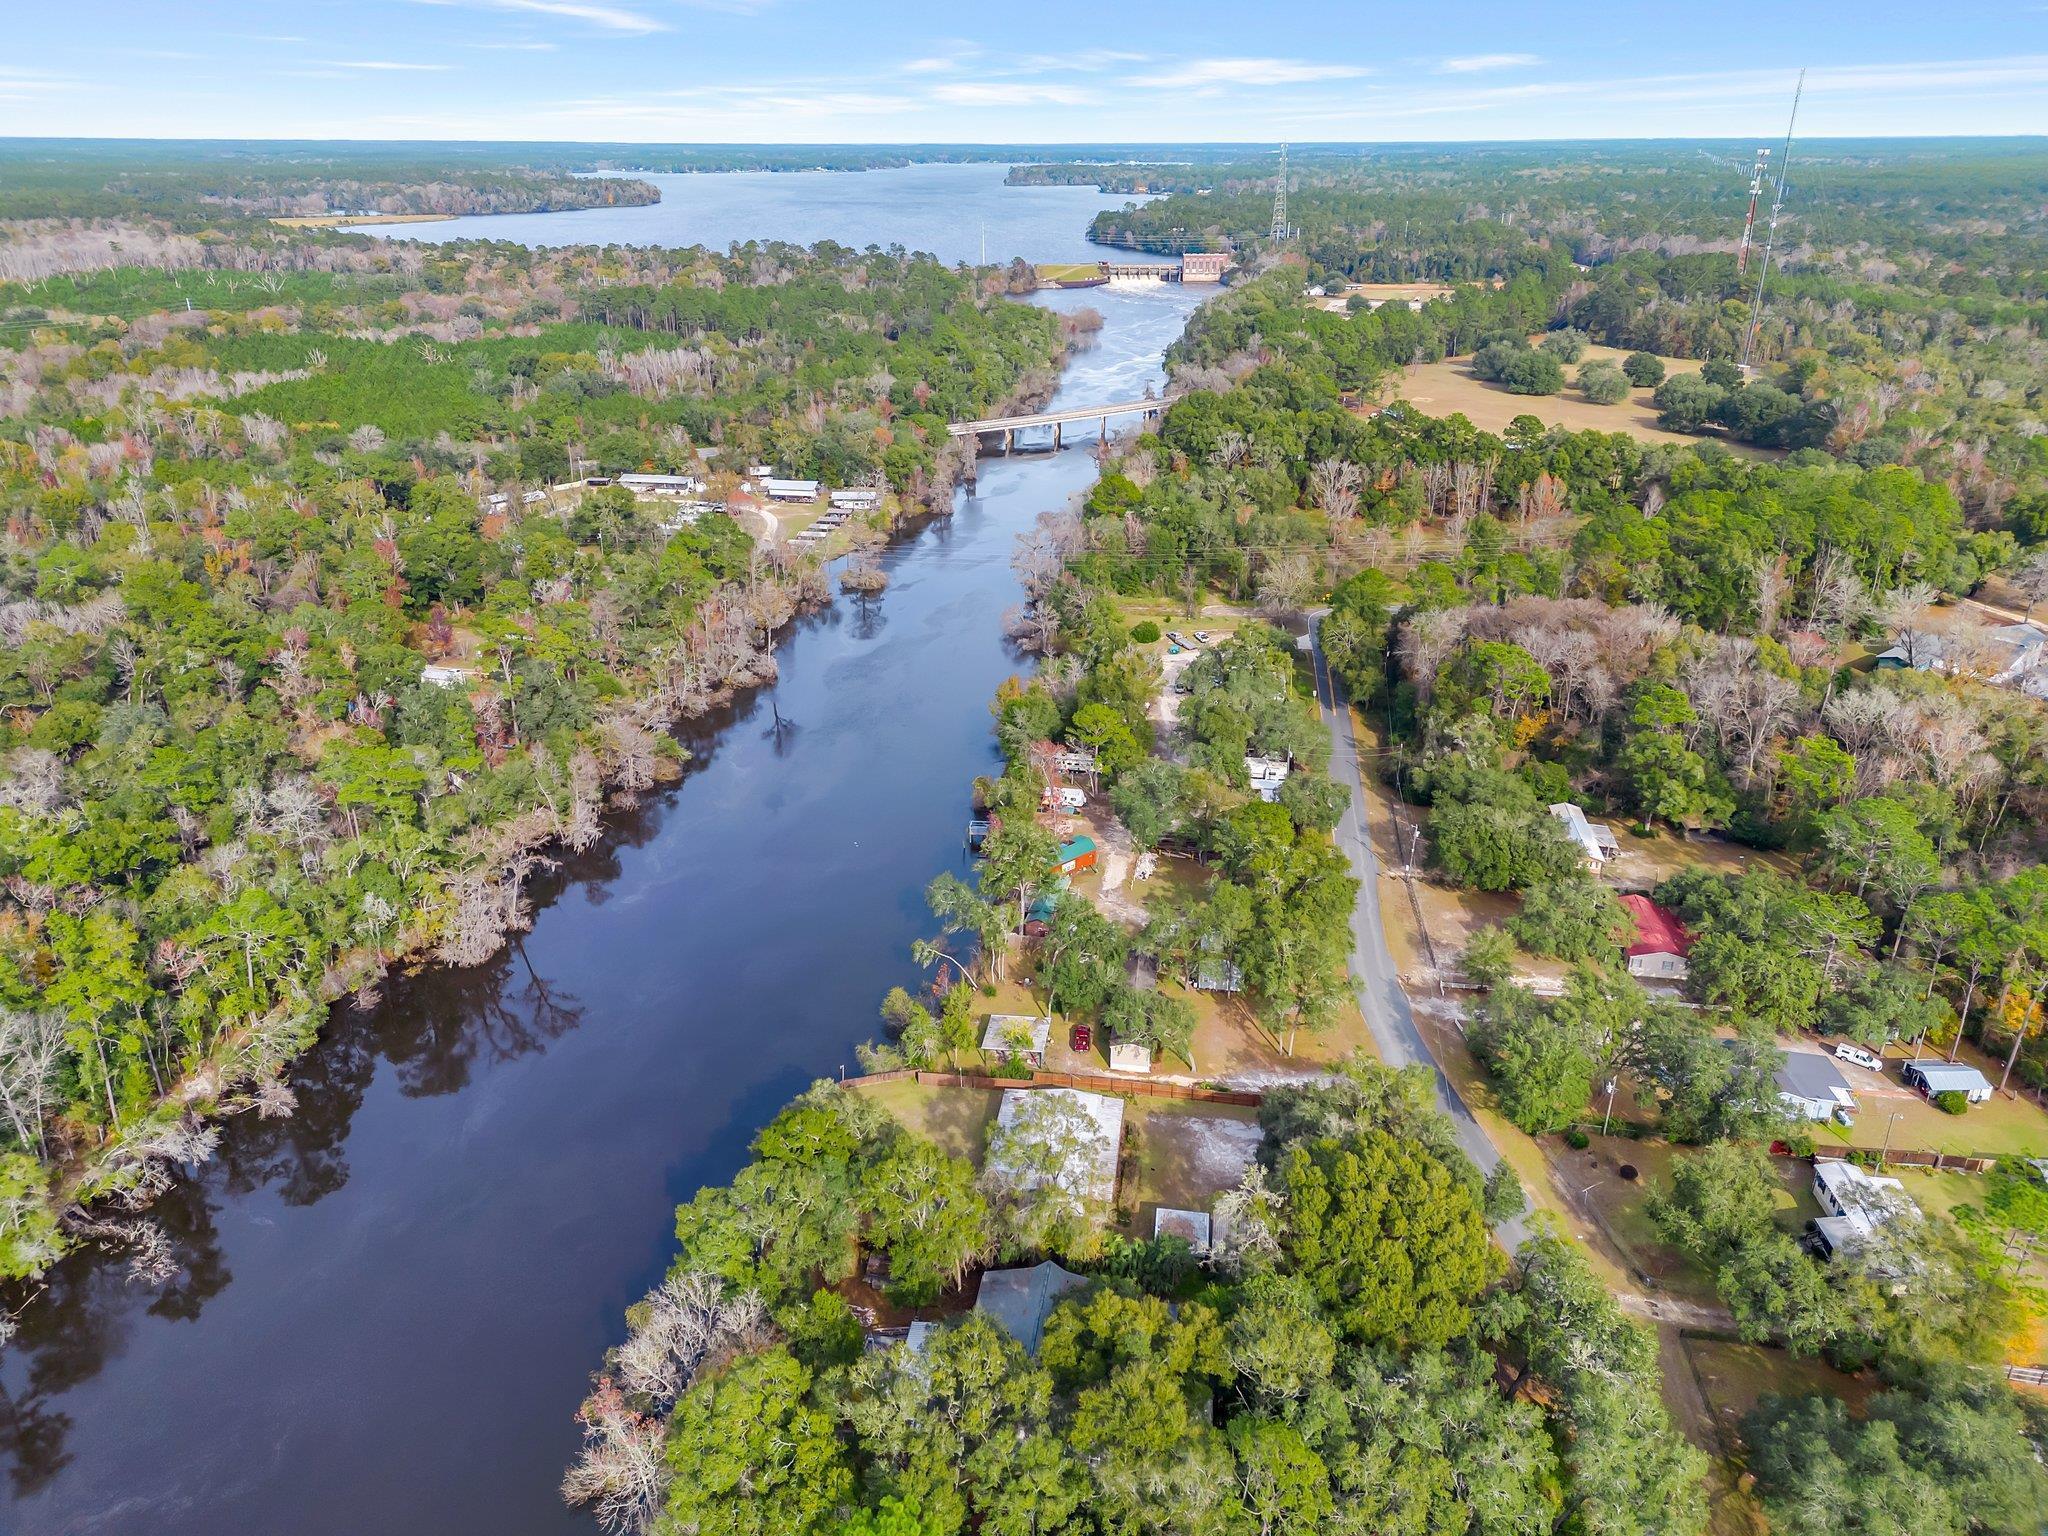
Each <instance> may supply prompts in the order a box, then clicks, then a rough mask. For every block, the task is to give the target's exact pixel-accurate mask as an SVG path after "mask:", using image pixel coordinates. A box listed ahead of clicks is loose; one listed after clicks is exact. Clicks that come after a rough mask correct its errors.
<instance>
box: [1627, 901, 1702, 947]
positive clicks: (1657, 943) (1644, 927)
mask: <svg viewBox="0 0 2048 1536" xmlns="http://www.w3.org/2000/svg"><path fill="white" fill-rule="evenodd" d="M1621 904H1622V905H1623V906H1624V907H1627V908H1628V911H1629V916H1631V917H1633V918H1634V919H1635V920H1636V938H1635V942H1634V943H1633V944H1631V945H1629V946H1628V950H1627V953H1629V954H1631V955H1683V954H1685V953H1686V952H1687V951H1689V950H1690V949H1691V948H1692V935H1691V934H1689V933H1687V932H1686V931H1685V924H1683V923H1681V922H1680V921H1679V920H1678V914H1677V913H1675V912H1673V911H1672V910H1671V909H1670V908H1668V907H1660V906H1658V905H1657V903H1656V902H1654V901H1652V900H1650V898H1649V897H1647V896H1637V895H1633V894H1631V895H1628V896H1624V897H1622V898H1621Z"/></svg>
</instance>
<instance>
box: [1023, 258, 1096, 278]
mask: <svg viewBox="0 0 2048 1536" xmlns="http://www.w3.org/2000/svg"><path fill="white" fill-rule="evenodd" d="M1101 276H1102V268H1101V266H1100V265H1099V264H1098V263H1096V262H1092V261H1041V262H1040V263H1039V264H1038V280H1039V281H1040V282H1041V283H1085V282H1092V281H1094V280H1095V279H1098V278H1100V277H1101Z"/></svg>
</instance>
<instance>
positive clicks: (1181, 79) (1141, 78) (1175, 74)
mask: <svg viewBox="0 0 2048 1536" xmlns="http://www.w3.org/2000/svg"><path fill="white" fill-rule="evenodd" d="M1369 73H1371V71H1369V70H1367V69H1365V68H1363V67H1361V66H1360V65H1357V64H1312V63H1309V62H1308V61H1306V60H1304V59H1190V60H1188V61H1187V62H1186V63H1183V64H1175V65H1170V66H1168V67H1167V68H1165V69H1161V70H1157V71H1154V72H1152V73H1150V74H1143V75H1133V76H1131V77H1130V84H1132V85H1143V86H1150V87H1152V88H1154V89H1156V90H1176V89H1185V88H1186V87H1189V86H1197V87H1199V86H1213V85H1302V84H1306V83H1308V82H1310V81H1314V80H1352V79H1356V78H1357V77H1358V76H1360V75H1364V74H1369Z"/></svg>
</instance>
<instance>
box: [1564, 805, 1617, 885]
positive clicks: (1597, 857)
mask: <svg viewBox="0 0 2048 1536" xmlns="http://www.w3.org/2000/svg"><path fill="white" fill-rule="evenodd" d="M1550 814H1551V815H1553V816H1555V817H1556V818H1557V819H1558V820H1559V821H1561V822H1563V823H1564V832H1565V836H1567V837H1569V838H1570V839H1571V840H1572V841H1573V842H1574V843H1576V844H1577V845H1578V849H1579V852H1580V854H1582V855H1583V856H1584V858H1585V860H1586V863H1587V864H1588V865H1590V866H1591V867H1592V869H1593V872H1594V873H1595V874H1598V873H1599V871H1600V869H1601V867H1602V866H1603V865H1605V864H1606V862H1607V861H1608V860H1609V859H1611V858H1613V857H1614V856H1615V855H1616V854H1617V853H1619V852H1621V844H1620V843H1618V842H1616V841H1615V838H1614V830H1613V828H1611V827H1609V826H1607V825H1606V824H1605V823H1604V822H1598V821H1588V820H1586V813H1585V812H1584V811H1582V810H1580V809H1579V808H1578V807H1577V806H1576V805H1573V804H1572V803H1571V802H1570V801H1560V802H1558V803H1557V804H1556V805H1553V806H1552V807H1551V808H1550Z"/></svg>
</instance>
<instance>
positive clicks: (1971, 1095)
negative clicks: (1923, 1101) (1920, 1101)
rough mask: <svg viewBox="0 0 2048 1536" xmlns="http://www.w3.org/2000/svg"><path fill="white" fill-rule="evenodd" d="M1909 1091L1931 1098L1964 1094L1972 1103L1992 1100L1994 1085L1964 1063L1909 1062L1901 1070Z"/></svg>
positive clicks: (1900, 1073) (1900, 1072)
mask: <svg viewBox="0 0 2048 1536" xmlns="http://www.w3.org/2000/svg"><path fill="white" fill-rule="evenodd" d="M1899 1075H1900V1076H1901V1077H1903V1078H1904V1079H1905V1080H1906V1086H1907V1087H1909V1088H1918V1089H1919V1090H1920V1091H1921V1092H1922V1093H1924V1094H1926V1095H1927V1097H1928V1098H1930V1099H1931V1098H1933V1097H1934V1096H1935V1095H1936V1094H1937V1093H1951V1092H1953V1093H1960V1094H1962V1095H1963V1096H1964V1097H1965V1098H1967V1099H1968V1100H1969V1101H1970V1102H1971V1103H1972V1104H1982V1103H1983V1102H1984V1101H1985V1100H1986V1099H1988V1098H1990V1097H1991V1083H1990V1080H1989V1079H1988V1078H1986V1077H1985V1076H1984V1074H1983V1073H1982V1072H1979V1071H1978V1070H1977V1069H1976V1068H1975V1067H1973V1066H1970V1065H1968V1064H1967V1063H1964V1062H1960V1061H1909V1062H1907V1063H1906V1064H1905V1065H1904V1066H1902V1067H1901V1068H1900V1069H1899Z"/></svg>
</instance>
